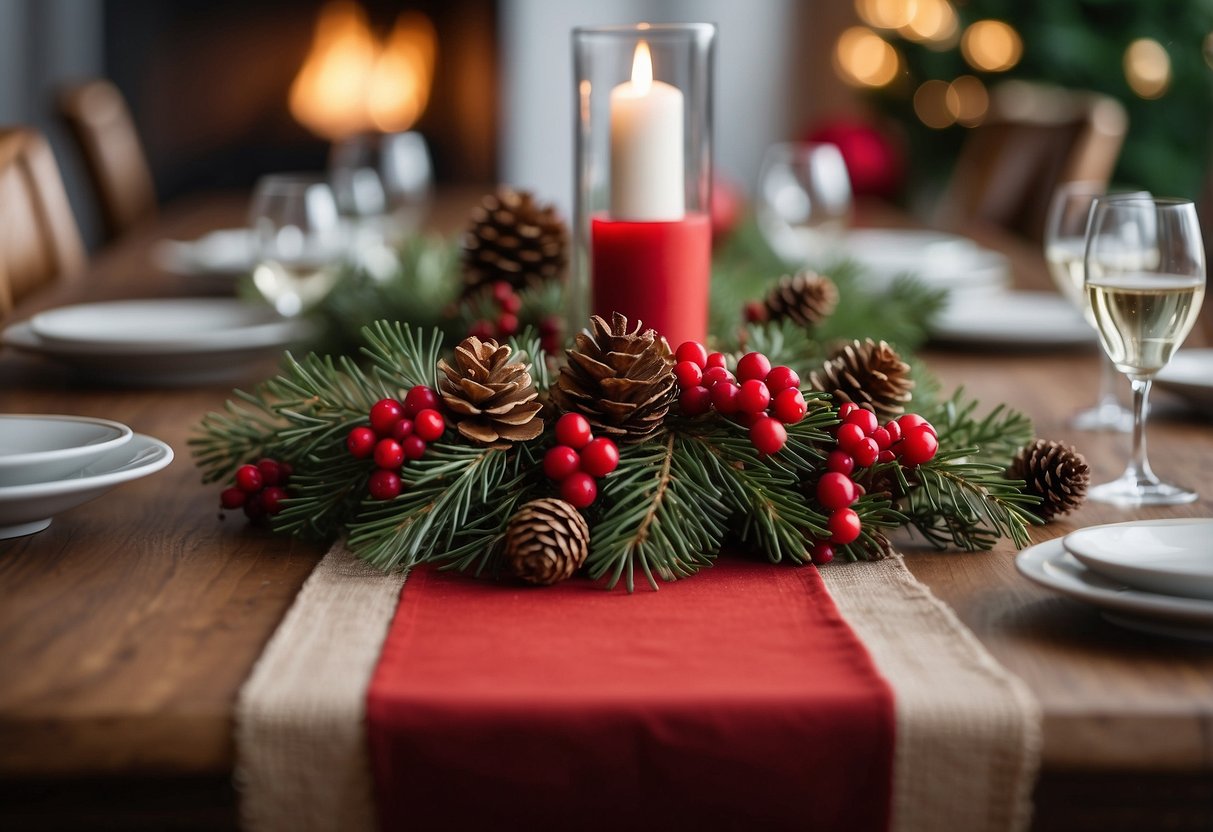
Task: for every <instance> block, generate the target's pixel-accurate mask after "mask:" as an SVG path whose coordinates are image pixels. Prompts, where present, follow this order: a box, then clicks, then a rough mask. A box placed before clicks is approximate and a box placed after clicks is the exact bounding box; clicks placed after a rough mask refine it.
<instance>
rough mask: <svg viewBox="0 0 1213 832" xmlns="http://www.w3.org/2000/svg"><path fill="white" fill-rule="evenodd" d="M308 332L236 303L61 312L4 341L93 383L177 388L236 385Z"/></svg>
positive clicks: (140, 303) (162, 303) (182, 302)
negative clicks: (254, 367)
mask: <svg viewBox="0 0 1213 832" xmlns="http://www.w3.org/2000/svg"><path fill="white" fill-rule="evenodd" d="M311 331H312V327H311V325H310V324H308V323H307V322H306V321H301V320H298V319H295V318H284V317H282V316H280V315H279V314H278V313H277V312H275V311H274V310H273V309H270V308H268V307H264V306H256V305H253V304H249V303H244V302H242V301H239V300H237V299H235V298H181V299H169V300H129V301H112V302H108V303H87V304H81V305H78V306H64V307H60V308H58V309H52V310H50V311H48V312H43V313H42V314H40V315H35V316H34V317H33V318H31V319H30V320H28V321H21V322H19V323H16V324H13V325H12V326H10V327H8V328H7V329H6V330H4V333H3V341H4V343H5V344H7V345H8V346H10V347H14V348H16V349H19V350H23V351H26V352H31V353H37V354H40V355H43V356H46V357H49V358H52V359H55V360H57V361H61V362H63V363H66V364H70V365H72V366H74V367H77V368H79V369H82V370H87V371H89V373H90V375H92V376H94V377H103V378H106V379H111V380H118V381H128V382H136V383H141V384H160V385H163V384H173V385H176V384H201V383H206V382H213V381H227V380H231V379H233V378H238V377H239V376H240V375H241V374H242V373H243V372H245V371H247V369H248V367H249V365H250V364H252V363H255V362H256V361H259V360H260V359H262V358H264V357H265V356H267V355H270V354H273V353H275V352H280V351H281V350H282V349H283V348H284V347H286V346H289V345H290V344H292V343H296V342H298V341H301V340H304V339H305V338H307V337H308V336H309V335H310V334H311Z"/></svg>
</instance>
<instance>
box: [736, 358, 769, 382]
mask: <svg viewBox="0 0 1213 832" xmlns="http://www.w3.org/2000/svg"><path fill="white" fill-rule="evenodd" d="M769 372H771V360H770V359H769V358H767V357H766V356H765V355H763V354H762V353H760V352H747V353H746V354H745V355H743V356H742V357H741V360H740V361H738V362H737V378H739V379H741V380H742V381H749V380H750V379H752V378H754V379H759V380H761V379H764V378H766V377H767V373H769Z"/></svg>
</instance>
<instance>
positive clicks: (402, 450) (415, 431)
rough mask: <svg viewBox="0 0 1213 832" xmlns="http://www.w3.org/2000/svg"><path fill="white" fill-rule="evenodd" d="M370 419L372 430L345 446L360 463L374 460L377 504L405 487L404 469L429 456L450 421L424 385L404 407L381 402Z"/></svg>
mask: <svg viewBox="0 0 1213 832" xmlns="http://www.w3.org/2000/svg"><path fill="white" fill-rule="evenodd" d="M369 415H370V421H371V426H370V427H365V426H359V427H356V428H354V429H353V430H351V431H350V432H349V435H348V436H347V437H346V439H345V446H346V448H348V449H349V452H350V454H352V455H353V456H354V457H356V458H358V459H368V458H373V459H374V461H375V466H376V467H375V470H374V471H373V472H372V473H371V476H370V479H369V480H367V490H368V491H370V493H371V496H372V497H373V498H375V499H376V500H390V499H392V498H393V497H395V496H396V495H398V494H399V493H400V490H401V488H402V487H403V484H402V483H401V481H400V474H399V471H400V469H401V468H402V467H403V466H404V464H405V463H406V462H408V461H409V460H417V459H421V457H422V456H424V455H425V448H426V443H427V442H433V441H434V440H435V439H437V438H438V437H440V436H442V433H443V431H445V430H446V420H445V419H444V418H442V414H441V413H439V412H438V394H437V393H436V392H434V390H433V389H432V388H430V387H425V386H424V385H421V384H418V385H417V386H416V387H413V388H411V389H410V390H409V392H408V394H407V395H406V396H405V397H404V402H403V403H401V402H399V401H397V400H396V399H380V400H379V401H377V402H375V404H374V405H373V406H372V407H371V412H370V414H369Z"/></svg>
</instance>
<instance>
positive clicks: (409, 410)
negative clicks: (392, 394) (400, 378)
mask: <svg viewBox="0 0 1213 832" xmlns="http://www.w3.org/2000/svg"><path fill="white" fill-rule="evenodd" d="M438 405H439V402H438V394H437V393H435V392H434V389H433V388H432V387H426V386H425V385H424V384H416V385H413V386H412V387H410V388H409V392H408V395H406V396H405V397H404V415H405V416H407V417H408V418H410V419H416V418H417V414H418V413H420V412H421V411H423V410H437V409H438Z"/></svg>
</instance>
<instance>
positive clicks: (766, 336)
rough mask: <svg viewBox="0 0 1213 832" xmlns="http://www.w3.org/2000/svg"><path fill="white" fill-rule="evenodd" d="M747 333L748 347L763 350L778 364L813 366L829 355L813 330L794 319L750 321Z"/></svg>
mask: <svg viewBox="0 0 1213 832" xmlns="http://www.w3.org/2000/svg"><path fill="white" fill-rule="evenodd" d="M743 333H744V336H743V340H744V341H745V351H746V352H760V353H762V354H763V355H765V356H766V357H767V358H769V359H770V360H771V364H773V365H775V366H778V365H780V364H783V365H785V366H788V367H812V366H814V365H817V364H820V363H821V362H822V361H824V360H825V358H826V354H825V350H824V349H823V348H822V345H821V342H820V341H818V340H816V339H815V338H814V337H813V334H812V332H811V331H810V330H808V329H806V328H805V327H802V326H798V325H797V324H795V323H793V322H792V321H787V320H784V321H769V322H765V323H759V324H746V326H745V329H744V331H743Z"/></svg>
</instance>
